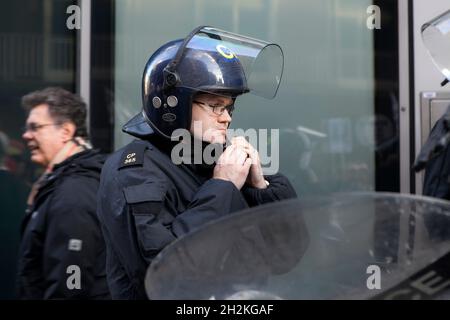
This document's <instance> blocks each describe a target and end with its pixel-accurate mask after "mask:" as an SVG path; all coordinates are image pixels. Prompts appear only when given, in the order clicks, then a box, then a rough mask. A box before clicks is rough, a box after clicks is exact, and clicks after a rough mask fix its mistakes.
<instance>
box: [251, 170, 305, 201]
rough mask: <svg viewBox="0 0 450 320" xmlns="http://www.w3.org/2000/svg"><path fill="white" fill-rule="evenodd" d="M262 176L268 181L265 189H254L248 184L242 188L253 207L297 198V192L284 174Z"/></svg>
mask: <svg viewBox="0 0 450 320" xmlns="http://www.w3.org/2000/svg"><path fill="white" fill-rule="evenodd" d="M264 178H265V179H266V180H267V181H268V182H269V185H268V186H267V188H266V189H256V188H252V187H249V186H245V187H244V188H243V189H242V193H243V194H244V197H245V199H246V200H247V202H248V204H249V206H251V207H254V206H257V205H261V204H265V203H270V202H274V201H281V200H286V199H292V198H297V193H296V192H295V190H294V188H293V187H292V185H291V183H290V182H289V180H288V179H287V178H286V177H285V176H284V175H282V174H275V175H271V176H265V177H264Z"/></svg>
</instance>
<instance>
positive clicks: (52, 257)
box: [17, 150, 110, 299]
mask: <svg viewBox="0 0 450 320" xmlns="http://www.w3.org/2000/svg"><path fill="white" fill-rule="evenodd" d="M104 160H105V156H104V155H101V154H100V153H99V152H98V151H94V150H87V151H83V152H80V153H78V154H75V155H74V156H72V157H70V158H68V159H67V160H65V161H63V162H62V163H60V164H58V165H56V166H55V167H54V170H53V172H52V173H51V174H50V175H49V176H48V177H47V178H46V180H45V181H44V183H43V185H42V186H41V187H40V189H39V192H38V193H37V195H36V197H35V199H34V204H33V205H32V206H31V208H29V209H28V210H27V214H26V216H25V218H24V220H23V222H22V230H21V231H22V241H21V247H20V254H19V271H18V279H17V285H18V294H19V298H21V299H107V298H110V295H109V290H108V287H107V282H106V273H105V261H106V251H105V243H104V240H103V237H102V233H101V228H100V225H99V222H98V218H97V216H96V196H97V190H98V185H99V179H100V172H101V167H102V165H103V163H104ZM71 266H72V267H71ZM73 266H77V267H79V270H78V271H79V272H77V271H76V270H75V269H74V267H73ZM75 268H76V267H75ZM77 273H78V274H79V276H80V277H79V280H80V285H81V286H80V288H79V289H78V288H77V287H76V286H75V285H76V283H77V282H76V281H77V280H76V278H74V277H73V276H77V275H76V274H77ZM74 286H75V287H74Z"/></svg>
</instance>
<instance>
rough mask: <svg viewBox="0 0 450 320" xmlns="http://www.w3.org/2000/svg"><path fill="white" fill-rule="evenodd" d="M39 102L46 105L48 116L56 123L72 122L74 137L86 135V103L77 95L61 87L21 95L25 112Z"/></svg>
mask: <svg viewBox="0 0 450 320" xmlns="http://www.w3.org/2000/svg"><path fill="white" fill-rule="evenodd" d="M40 104H46V105H48V111H49V113H50V116H51V117H52V119H53V120H55V121H56V122H57V123H64V122H68V121H70V122H72V123H73V124H74V125H75V127H76V131H75V134H74V136H75V137H82V138H87V137H88V133H87V128H86V112H87V111H86V103H85V102H84V101H83V99H82V98H81V97H80V96H79V95H77V94H74V93H72V92H69V91H67V90H65V89H63V88H59V87H49V88H45V89H43V90H38V91H34V92H31V93H29V94H27V95H25V96H23V97H22V106H23V107H24V108H25V110H26V111H27V112H30V111H31V110H32V109H33V108H34V107H36V106H38V105H40Z"/></svg>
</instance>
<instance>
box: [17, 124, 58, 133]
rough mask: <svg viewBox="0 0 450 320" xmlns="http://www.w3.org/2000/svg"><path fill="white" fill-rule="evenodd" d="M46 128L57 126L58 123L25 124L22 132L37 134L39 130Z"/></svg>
mask: <svg viewBox="0 0 450 320" xmlns="http://www.w3.org/2000/svg"><path fill="white" fill-rule="evenodd" d="M47 126H59V123H44V124H37V123H34V122H31V123H27V124H26V125H25V126H24V127H23V132H24V133H25V132H28V131H31V132H37V131H38V130H39V129H41V128H43V127H47Z"/></svg>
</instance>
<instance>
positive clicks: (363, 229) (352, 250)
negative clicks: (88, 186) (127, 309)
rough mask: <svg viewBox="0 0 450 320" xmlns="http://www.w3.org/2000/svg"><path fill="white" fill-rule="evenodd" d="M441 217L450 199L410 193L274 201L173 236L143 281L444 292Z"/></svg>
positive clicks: (229, 292) (261, 289) (195, 287)
mask: <svg viewBox="0 0 450 320" xmlns="http://www.w3.org/2000/svg"><path fill="white" fill-rule="evenodd" d="M449 221H450V202H447V201H442V200H437V199H433V198H427V197H419V196H410V195H400V194H389V193H350V194H336V195H330V196H324V197H317V198H308V199H306V198H304V199H296V200H289V201H283V202H277V203H272V204H268V205H264V206H259V207H255V208H250V209H247V210H244V211H241V212H238V213H235V214H233V215H230V216H228V217H226V218H223V219H220V220H217V221H215V222H213V223H210V224H208V225H205V226H203V227H202V228H200V229H199V230H197V231H195V232H193V233H191V234H189V235H187V236H185V237H183V238H180V239H178V240H177V241H175V242H174V243H173V244H171V245H170V246H168V247H166V248H165V249H164V250H163V251H162V252H161V253H160V254H159V255H158V256H157V257H156V258H155V260H154V261H153V262H152V264H151V265H150V266H149V268H148V270H147V275H146V279H145V287H146V291H147V294H148V296H149V298H150V299H188V300H190V299H264V300H266V299H371V298H380V299H420V298H427V299H429V298H439V297H445V295H446V294H447V295H448V291H446V289H447V287H449V288H450V281H448V279H445V276H443V275H439V274H437V273H436V272H438V273H439V270H444V273H445V272H447V273H448V272H449V271H446V270H450V264H448V261H447V262H446V261H443V257H446V253H448V252H450V222H449ZM444 260H445V259H444ZM447 260H449V259H447ZM433 263H434V264H437V263H440V266H439V268H437V269H436V270H437V271H436V270H434V271H433V270H430V265H432V266H433ZM443 263H444V264H445V265H444V266H443V265H442V264H443ZM427 266H428V269H427ZM424 272H425V273H424ZM447 275H448V274H447Z"/></svg>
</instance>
